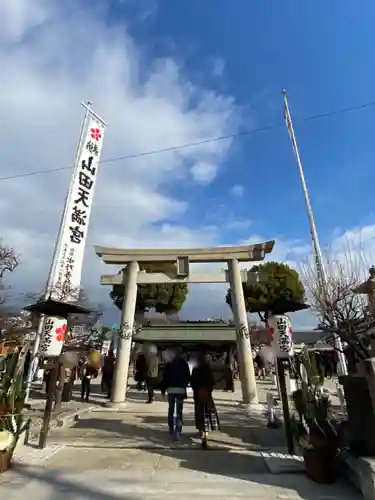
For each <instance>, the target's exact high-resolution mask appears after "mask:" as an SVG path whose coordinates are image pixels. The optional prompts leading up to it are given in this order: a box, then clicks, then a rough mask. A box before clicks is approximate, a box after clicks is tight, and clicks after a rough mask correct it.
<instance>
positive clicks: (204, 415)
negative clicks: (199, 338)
mask: <svg viewBox="0 0 375 500" xmlns="http://www.w3.org/2000/svg"><path fill="white" fill-rule="evenodd" d="M190 385H191V388H192V389H193V395H194V414H195V427H196V429H197V430H198V431H199V436H200V439H201V444H202V448H207V441H208V432H209V431H215V430H218V429H219V428H220V422H219V416H218V414H217V411H216V406H215V402H214V399H213V396H212V392H213V390H214V377H213V375H212V371H211V367H210V365H209V364H208V362H207V361H206V358H205V356H204V355H203V354H201V355H200V356H199V359H198V365H197V366H196V367H195V368H194V369H193V373H192V375H191V381H190Z"/></svg>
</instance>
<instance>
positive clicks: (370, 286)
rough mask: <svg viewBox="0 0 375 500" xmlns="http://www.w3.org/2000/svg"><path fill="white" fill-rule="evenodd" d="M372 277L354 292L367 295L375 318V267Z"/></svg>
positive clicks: (373, 344)
mask: <svg viewBox="0 0 375 500" xmlns="http://www.w3.org/2000/svg"><path fill="white" fill-rule="evenodd" d="M369 274H370V276H369V277H368V279H367V280H366V281H364V282H363V283H361V284H360V285H358V286H357V287H356V288H355V289H354V290H353V292H354V293H357V294H362V295H367V305H368V309H369V312H370V313H371V314H372V315H374V316H375V267H374V266H372V267H370V269H369ZM374 354H375V339H373V340H371V355H372V356H374Z"/></svg>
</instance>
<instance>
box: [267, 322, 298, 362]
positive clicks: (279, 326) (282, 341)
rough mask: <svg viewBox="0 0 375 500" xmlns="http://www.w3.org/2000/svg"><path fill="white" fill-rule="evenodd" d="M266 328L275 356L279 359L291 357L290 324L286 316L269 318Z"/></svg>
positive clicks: (292, 350) (292, 349) (292, 348)
mask: <svg viewBox="0 0 375 500" xmlns="http://www.w3.org/2000/svg"><path fill="white" fill-rule="evenodd" d="M268 328H269V331H270V336H271V345H272V349H273V352H274V353H275V356H276V357H277V358H279V359H288V358H290V357H291V356H293V354H294V347H293V340H292V323H291V321H290V318H289V316H287V315H286V314H280V315H275V316H270V317H269V318H268Z"/></svg>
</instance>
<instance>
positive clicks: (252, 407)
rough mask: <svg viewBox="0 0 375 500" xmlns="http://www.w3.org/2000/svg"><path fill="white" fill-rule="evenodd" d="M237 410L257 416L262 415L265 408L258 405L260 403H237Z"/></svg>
mask: <svg viewBox="0 0 375 500" xmlns="http://www.w3.org/2000/svg"><path fill="white" fill-rule="evenodd" d="M238 408H241V409H243V410H244V411H246V412H247V413H248V414H249V415H252V414H253V415H254V414H255V415H257V414H258V415H259V414H264V412H265V406H264V405H262V404H260V403H258V402H257V403H239V404H238Z"/></svg>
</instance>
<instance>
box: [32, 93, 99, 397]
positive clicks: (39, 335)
mask: <svg viewBox="0 0 375 500" xmlns="http://www.w3.org/2000/svg"><path fill="white" fill-rule="evenodd" d="M81 104H82V106H83V107H84V108H85V116H84V118H83V120H82V125H81V131H80V136H79V141H78V146H77V153H76V157H75V162H74V171H73V174H72V178H71V181H70V183H69V188H68V192H67V194H66V198H65V203H64V210H63V213H62V215H61V220H60V225H59V230H58V233H57V237H56V243H55V248H54V250H53V256H52V262H51V267H50V269H49V273H48V279H47V283H46V288H45V290H44V294H43V299H44V300H47V299H48V298H49V297H50V296H51V293H52V288H53V277H54V274H55V270H56V266H57V258H58V255H59V250H60V247H61V239H62V228H63V226H64V222H65V219H66V216H67V210H68V203H69V198H70V196H71V193H72V189H73V183H74V177H75V173H76V170H77V168H78V163H77V159H78V156H79V153H80V148H81V146H82V138H83V134H84V132H85V129H86V126H87V122H88V118H89V116H90V112H92V111H91V102H87V104H85V103H81ZM44 322H45V316H44V315H41V317H40V319H39V323H38V328H37V331H36V335H35V339H34V342H33V349H32V353H31V363H30V365H29V371H28V374H27V385H26V393H25V402H27V401H28V398H29V394H30V389H31V384H32V381H33V378H34V374H35V370H36V366H37V363H38V351H39V346H40V341H41V338H42V332H43V325H44Z"/></svg>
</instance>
